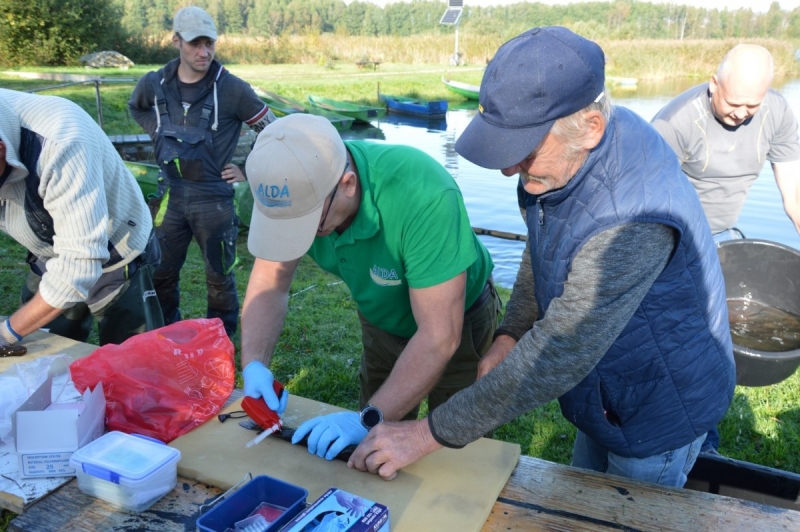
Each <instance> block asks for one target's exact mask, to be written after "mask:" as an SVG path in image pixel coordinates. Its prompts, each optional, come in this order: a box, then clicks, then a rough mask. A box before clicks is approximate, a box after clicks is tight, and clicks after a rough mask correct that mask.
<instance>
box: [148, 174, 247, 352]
mask: <svg viewBox="0 0 800 532" xmlns="http://www.w3.org/2000/svg"><path fill="white" fill-rule="evenodd" d="M238 234H239V218H238V217H237V216H236V210H235V208H234V203H233V196H231V197H224V196H222V195H219V194H216V195H215V194H207V193H197V192H195V191H192V190H188V187H180V188H176V187H172V189H171V190H170V192H169V199H168V204H167V209H166V213H165V214H164V219H163V221H162V222H161V224H160V225H159V226H158V227H156V236H157V237H158V241H159V244H160V245H161V264H160V265H159V267H158V268H157V269H156V271H155V272H154V273H153V285H154V286H155V289H156V293H157V294H158V301H159V302H160V303H161V309H162V311H163V312H164V323H165V324H166V325H169V324H171V323H175V322H176V321H180V320H181V312H180V273H181V268H182V267H183V263H184V262H185V261H186V251H187V250H188V248H189V244H190V243H191V241H192V237H194V239H195V240H196V241H197V244H198V245H199V246H200V251H201V252H202V254H203V260H204V262H205V274H206V288H207V290H208V309H207V312H206V317H207V318H220V319H222V322H223V323H224V324H225V331H226V332H227V333H228V336H233V334H234V333H235V332H236V327H237V320H238V318H239V296H238V293H237V292H236V278H235V277H234V266H236V262H237V257H236V238H237V236H238Z"/></svg>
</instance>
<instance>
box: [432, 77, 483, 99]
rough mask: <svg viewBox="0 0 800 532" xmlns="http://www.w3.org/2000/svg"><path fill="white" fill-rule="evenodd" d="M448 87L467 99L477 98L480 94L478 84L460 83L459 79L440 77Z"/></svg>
mask: <svg viewBox="0 0 800 532" xmlns="http://www.w3.org/2000/svg"><path fill="white" fill-rule="evenodd" d="M442 83H444V84H445V85H446V86H447V88H448V89H450V90H451V91H453V92H455V93H456V94H459V95H461V96H463V97H464V98H466V99H468V100H478V99H479V98H480V94H481V87H480V85H470V84H469V83H462V82H460V81H453V80H451V79H445V78H442Z"/></svg>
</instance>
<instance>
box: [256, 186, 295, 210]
mask: <svg viewBox="0 0 800 532" xmlns="http://www.w3.org/2000/svg"><path fill="white" fill-rule="evenodd" d="M256 197H257V198H258V201H259V202H261V204H262V205H263V206H265V207H291V206H292V197H291V195H290V194H289V185H286V184H284V185H283V187H280V186H278V185H264V184H263V183H262V184H260V185H258V190H256Z"/></svg>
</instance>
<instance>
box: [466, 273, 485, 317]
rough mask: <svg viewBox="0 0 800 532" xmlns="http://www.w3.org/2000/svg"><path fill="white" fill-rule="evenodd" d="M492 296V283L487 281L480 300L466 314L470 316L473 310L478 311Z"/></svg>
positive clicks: (479, 297)
mask: <svg viewBox="0 0 800 532" xmlns="http://www.w3.org/2000/svg"><path fill="white" fill-rule="evenodd" d="M491 294H492V281H491V279H488V280H487V281H486V285H485V286H484V287H483V291H482V292H481V294H480V295H479V296H478V299H476V300H475V302H474V303H473V304H472V305H471V306H470V307H469V308H468V309H467V311H466V312H465V313H464V314H469V313H470V312H472V311H473V310H477V309H479V308H481V306H482V305H483V304H484V303H486V300H487V299H489V296H490V295H491Z"/></svg>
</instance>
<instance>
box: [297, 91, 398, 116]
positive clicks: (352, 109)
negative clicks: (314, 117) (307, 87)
mask: <svg viewBox="0 0 800 532" xmlns="http://www.w3.org/2000/svg"><path fill="white" fill-rule="evenodd" d="M308 101H309V102H310V103H311V106H312V107H316V108H318V109H324V110H326V111H332V112H334V113H339V114H342V115H345V116H349V117H351V118H353V119H354V120H358V121H359V122H372V121H374V120H380V119H381V118H383V117H384V116H386V107H373V106H369V105H361V104H360V103H353V102H344V101H341V100H333V99H331V98H321V97H319V96H309V97H308Z"/></svg>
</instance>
